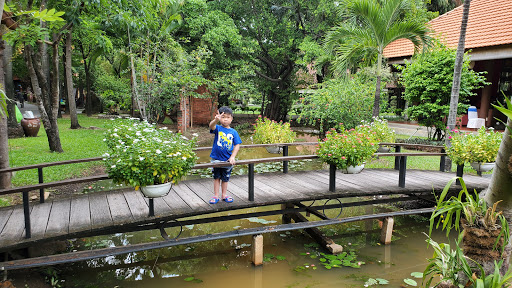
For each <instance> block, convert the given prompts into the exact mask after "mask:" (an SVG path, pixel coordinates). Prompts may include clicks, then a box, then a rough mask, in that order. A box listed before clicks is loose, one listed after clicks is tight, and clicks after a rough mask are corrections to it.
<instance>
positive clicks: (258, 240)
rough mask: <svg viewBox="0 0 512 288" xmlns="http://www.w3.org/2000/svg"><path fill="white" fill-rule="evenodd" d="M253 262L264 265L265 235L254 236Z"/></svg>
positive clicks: (256, 264) (255, 264)
mask: <svg viewBox="0 0 512 288" xmlns="http://www.w3.org/2000/svg"><path fill="white" fill-rule="evenodd" d="M251 249H252V263H253V264H254V266H260V265H263V235H262V234H258V235H254V236H252V248H251Z"/></svg>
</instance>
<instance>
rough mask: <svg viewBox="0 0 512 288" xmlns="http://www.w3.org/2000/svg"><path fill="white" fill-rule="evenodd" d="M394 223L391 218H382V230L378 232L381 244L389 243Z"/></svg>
mask: <svg viewBox="0 0 512 288" xmlns="http://www.w3.org/2000/svg"><path fill="white" fill-rule="evenodd" d="M394 222H395V220H394V219H393V217H388V218H384V222H383V223H382V230H381V231H380V242H382V243H383V244H390V243H391V236H392V235H393V224H394Z"/></svg>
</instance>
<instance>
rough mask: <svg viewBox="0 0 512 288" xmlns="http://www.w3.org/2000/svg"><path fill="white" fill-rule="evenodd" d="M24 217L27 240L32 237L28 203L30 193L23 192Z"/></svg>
mask: <svg viewBox="0 0 512 288" xmlns="http://www.w3.org/2000/svg"><path fill="white" fill-rule="evenodd" d="M23 215H24V216H25V238H27V239H28V238H30V237H32V233H31V229H30V206H29V202H28V191H23Z"/></svg>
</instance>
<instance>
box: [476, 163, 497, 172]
mask: <svg viewBox="0 0 512 288" xmlns="http://www.w3.org/2000/svg"><path fill="white" fill-rule="evenodd" d="M495 165H496V163H495V162H489V163H481V162H473V163H471V167H473V169H475V170H476V171H478V172H488V171H491V170H492V169H493V168H494V166H495Z"/></svg>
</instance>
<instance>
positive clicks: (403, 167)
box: [0, 142, 463, 238]
mask: <svg viewBox="0 0 512 288" xmlns="http://www.w3.org/2000/svg"><path fill="white" fill-rule="evenodd" d="M317 144H318V142H296V143H279V144H252V145H241V148H258V147H269V146H282V147H283V156H280V157H270V158H260V159H247V160H238V161H236V164H235V165H247V166H248V198H249V201H254V174H255V173H254V164H259V163H268V162H283V173H288V162H289V161H294V160H306V159H317V158H318V156H317V155H299V156H289V155H288V147H290V146H308V145H317ZM379 145H380V146H393V147H395V152H393V153H375V154H374V155H375V156H379V157H385V156H394V157H395V167H394V168H395V170H399V181H398V186H399V187H402V188H404V187H405V175H406V171H407V157H415V156H440V157H441V160H440V166H439V167H440V168H439V170H440V171H443V172H444V166H445V159H446V153H445V151H444V147H441V146H433V145H420V144H407V143H379ZM401 147H421V148H429V149H439V150H440V152H438V153H432V152H427V153H424V152H423V153H415V152H412V153H409V152H408V153H402V152H401ZM210 149H211V147H198V148H195V149H194V150H195V151H205V150H210ZM102 159H103V158H102V157H94V158H85V159H74V160H67V161H59V162H50V163H41V164H35V165H27V166H20V167H13V168H4V169H0V173H11V172H15V171H23V170H29V169H37V171H38V180H39V184H35V185H27V186H21V187H14V188H8V189H0V196H2V195H8V194H14V193H22V198H23V210H24V218H25V232H26V233H25V237H26V238H30V237H31V232H30V231H31V229H30V207H29V195H28V193H29V191H33V190H39V194H40V195H39V196H40V197H39V201H40V202H41V203H44V189H46V188H50V187H58V186H64V185H69V184H77V183H85V182H92V181H99V180H105V179H109V177H108V175H107V174H102V175H96V176H89V177H81V178H73V179H67V180H61V181H54V182H48V183H44V177H43V168H45V167H52V166H60V165H68V164H75V163H85V162H93V161H102ZM230 165H231V164H229V163H227V162H226V163H202V164H196V165H195V166H194V167H193V169H204V168H213V167H223V166H230ZM329 171H330V172H329V191H332V192H334V191H335V190H336V173H335V172H336V166H335V165H330V168H329ZM462 171H463V166H461V165H459V166H457V176H459V177H462ZM149 205H150V211H154V209H152V208H153V199H150V201H149ZM150 216H154V215H151V214H150Z"/></svg>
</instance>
